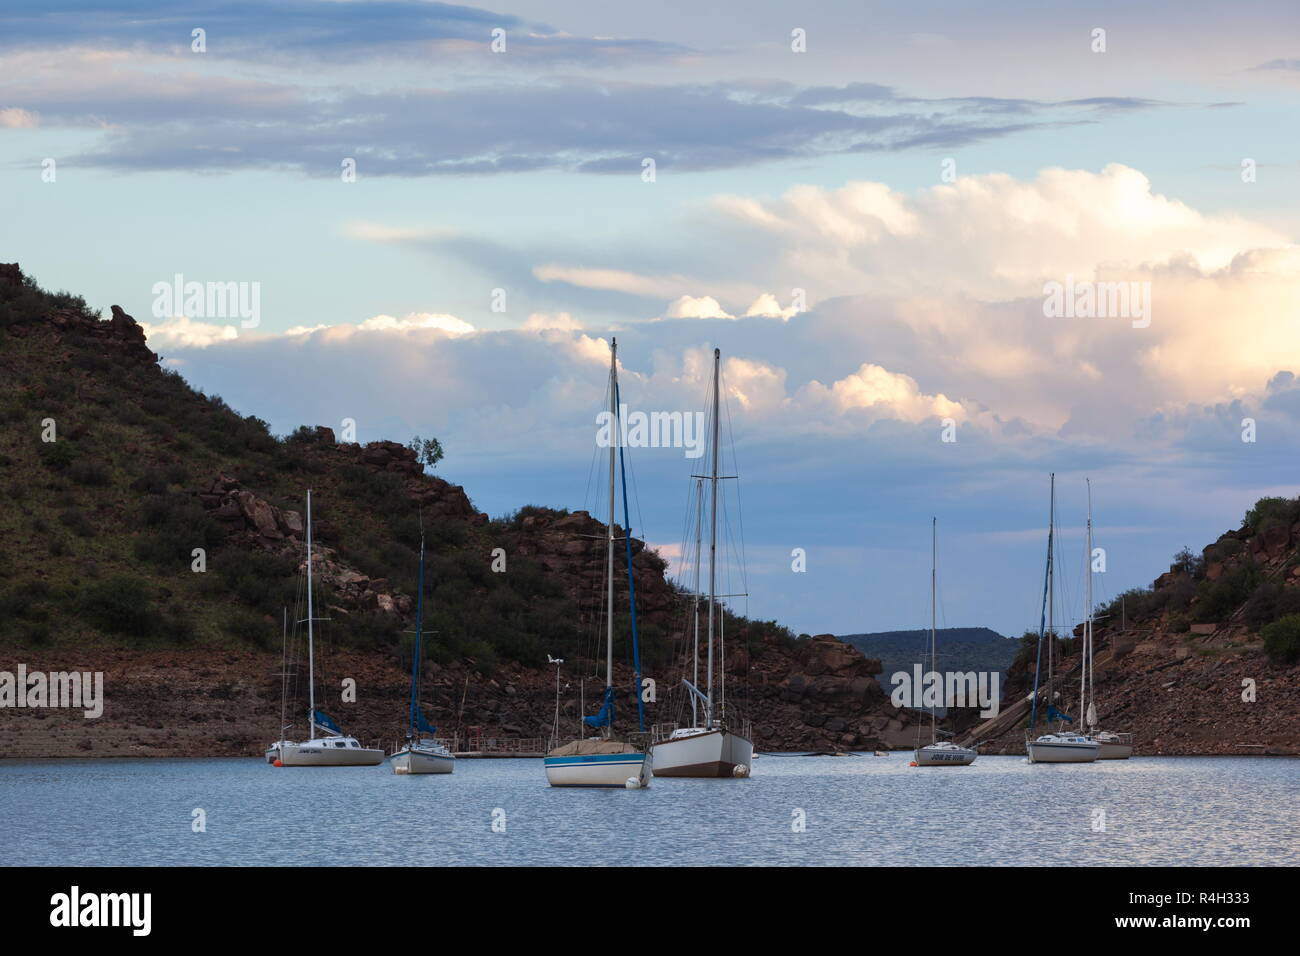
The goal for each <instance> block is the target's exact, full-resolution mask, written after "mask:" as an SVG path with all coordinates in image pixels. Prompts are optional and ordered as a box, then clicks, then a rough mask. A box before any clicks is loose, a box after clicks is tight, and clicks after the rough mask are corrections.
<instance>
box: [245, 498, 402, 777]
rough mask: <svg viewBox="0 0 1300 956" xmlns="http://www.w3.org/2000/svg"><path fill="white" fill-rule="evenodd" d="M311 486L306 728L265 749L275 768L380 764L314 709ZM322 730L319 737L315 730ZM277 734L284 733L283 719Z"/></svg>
mask: <svg viewBox="0 0 1300 956" xmlns="http://www.w3.org/2000/svg"><path fill="white" fill-rule="evenodd" d="M311 559H312V549H311V489H308V490H307V621H306V623H307V688H308V690H307V695H308V709H307V727H308V731H307V733H308V739H307V740H305V741H302V742H301V743H294V742H292V741H288V740H285V739H284V738H283V737H281V739H280V740H279V741H277V742H276V743H274V744H272V745H271V747H270V748H268V750H267V760H268V761H270V762H271V763H272V764H273V765H274V766H277V767H373V766H375V765H377V764H380V763H383V760H384V752H383V751H382V750H379V749H376V748H370V747H363V746H361V744H360V742H359V741H358V740H357V739H356V738H355V737H348V736H346V735H344V734H343V732H342V731H340V730H339V728H338V727H337V726H336V725H335V723H334V721H332V720H331V719H330V718H329V716H328V715H326V714H325V713H324V712H323V711H319V710H317V709H316V643H315V632H314V631H313V629H312V624H313V616H312V595H311V589H312V560H311ZM317 730H320V731H322V735H321V736H320V737H317V736H316V731H317ZM280 733H281V734H283V733H284V727H283V721H282V722H281V730H280Z"/></svg>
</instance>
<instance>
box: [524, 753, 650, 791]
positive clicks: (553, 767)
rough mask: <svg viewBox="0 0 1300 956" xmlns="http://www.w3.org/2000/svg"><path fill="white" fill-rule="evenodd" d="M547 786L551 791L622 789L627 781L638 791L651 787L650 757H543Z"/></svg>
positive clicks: (624, 754)
mask: <svg viewBox="0 0 1300 956" xmlns="http://www.w3.org/2000/svg"><path fill="white" fill-rule="evenodd" d="M543 762H544V763H545V765H546V782H547V783H549V784H550V785H551V786H552V787H605V788H619V789H622V788H624V787H626V786H627V781H628V779H629V778H635V779H636V781H637V786H638V787H645V786H649V784H650V757H649V755H647V754H644V753H640V752H638V751H632V752H628V753H613V754H578V755H575V756H566V757H549V756H548V757H545V758H544V759H543Z"/></svg>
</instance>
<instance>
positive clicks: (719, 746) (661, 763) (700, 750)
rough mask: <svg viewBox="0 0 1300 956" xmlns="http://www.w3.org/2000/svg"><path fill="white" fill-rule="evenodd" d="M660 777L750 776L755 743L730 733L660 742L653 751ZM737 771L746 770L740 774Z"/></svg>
mask: <svg viewBox="0 0 1300 956" xmlns="http://www.w3.org/2000/svg"><path fill="white" fill-rule="evenodd" d="M650 755H651V757H652V759H653V768H654V775H655V776H656V777H735V776H748V774H749V768H750V765H751V764H753V762H754V743H753V741H751V740H750V739H749V738H747V737H742V736H741V735H740V734H735V733H732V732H731V731H727V730H706V731H703V732H701V733H698V734H692V735H690V736H687V737H673V738H670V739H668V740H660V741H659V742H657V743H655V744H653V745H652V746H651V749H650ZM737 768H744V769H743V770H741V771H740V772H739V773H737Z"/></svg>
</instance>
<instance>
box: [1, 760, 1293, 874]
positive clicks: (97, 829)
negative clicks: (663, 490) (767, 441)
mask: <svg viewBox="0 0 1300 956" xmlns="http://www.w3.org/2000/svg"><path fill="white" fill-rule="evenodd" d="M910 759H911V754H910V753H896V754H891V755H890V756H888V757H871V756H861V757H857V756H849V757H799V756H764V757H761V758H759V759H758V760H757V761H755V764H754V775H753V776H752V777H751V778H750V779H748V780H668V779H656V780H655V781H654V784H653V786H651V787H650V788H649V789H646V790H636V791H633V790H615V791H604V790H555V789H552V788H550V787H548V786H546V781H545V776H544V774H543V771H542V763H541V761H540V760H462V761H460V762H459V763H458V764H457V766H456V772H455V774H453V775H451V776H416V777H399V776H396V775H394V774H393V773H392V772H391V771H390V770H389V768H388V765H387V764H384V765H381V766H379V767H347V768H293V769H277V768H274V767H271V766H269V765H267V764H266V763H265V762H263V761H262V760H260V759H230V760H47V761H0V863H4V864H10V865H12V864H20V865H21V864H55V865H76V866H84V865H98V864H127V865H137V864H140V865H154V866H166V865H178V864H179V865H196V866H205V865H223V866H230V865H255V864H322V865H332V864H363V865H395V864H417V865H434V866H437V865H456V864H477V865H496V864H525V865H538V864H551V865H554V864H565V865H567V864H654V865H691V864H704V865H709V864H729V865H744V864H795V865H866V866H905V865H909V864H938V865H951V864H971V863H976V864H994V865H998V864H1052V863H1068V864H1227V865H1279V864H1286V865H1291V866H1295V865H1297V864H1300V761H1296V760H1292V759H1287V758H1279V759H1270V758H1254V757H1241V758H1232V757H1222V758H1216V757H1195V758H1178V757H1164V758H1134V759H1132V760H1128V761H1107V762H1105V763H1097V764H1092V765H1088V766H1045V765H1030V764H1028V763H1027V762H1026V761H1025V760H1024V758H1022V757H981V758H980V759H979V760H978V761H977V762H976V763H975V764H974V765H973V766H971V767H967V768H955V767H939V768H912V767H908V766H907V764H908V761H909V760H910ZM196 807H201V808H202V809H203V810H204V811H206V813H207V832H206V833H194V832H192V830H191V819H192V816H191V813H192V811H193V810H194V809H195V808H196ZM498 809H499V810H502V811H504V813H505V822H506V830H505V832H504V833H497V832H493V830H492V818H493V813H494V811H496V810H498ZM797 810H802V811H803V814H804V817H805V819H806V830H805V831H804V832H801V833H797V832H793V831H792V827H791V824H792V822H793V821H795V820H796V816H797V815H796V811H797ZM1103 810H1104V811H1105V829H1104V830H1103V831H1097V830H1094V821H1095V819H1096V813H1097V812H1098V811H1103ZM498 816H499V814H498Z"/></svg>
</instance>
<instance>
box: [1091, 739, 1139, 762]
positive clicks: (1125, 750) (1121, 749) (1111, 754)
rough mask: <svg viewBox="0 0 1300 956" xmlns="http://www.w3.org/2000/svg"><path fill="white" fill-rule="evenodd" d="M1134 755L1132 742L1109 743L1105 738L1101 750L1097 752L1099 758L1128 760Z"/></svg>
mask: <svg viewBox="0 0 1300 956" xmlns="http://www.w3.org/2000/svg"><path fill="white" fill-rule="evenodd" d="M1131 756H1133V745H1132V744H1108V743H1106V742H1105V741H1104V740H1103V741H1102V743H1101V752H1100V753H1099V754H1097V759H1098V760H1127V759H1128V758H1129V757H1131Z"/></svg>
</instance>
